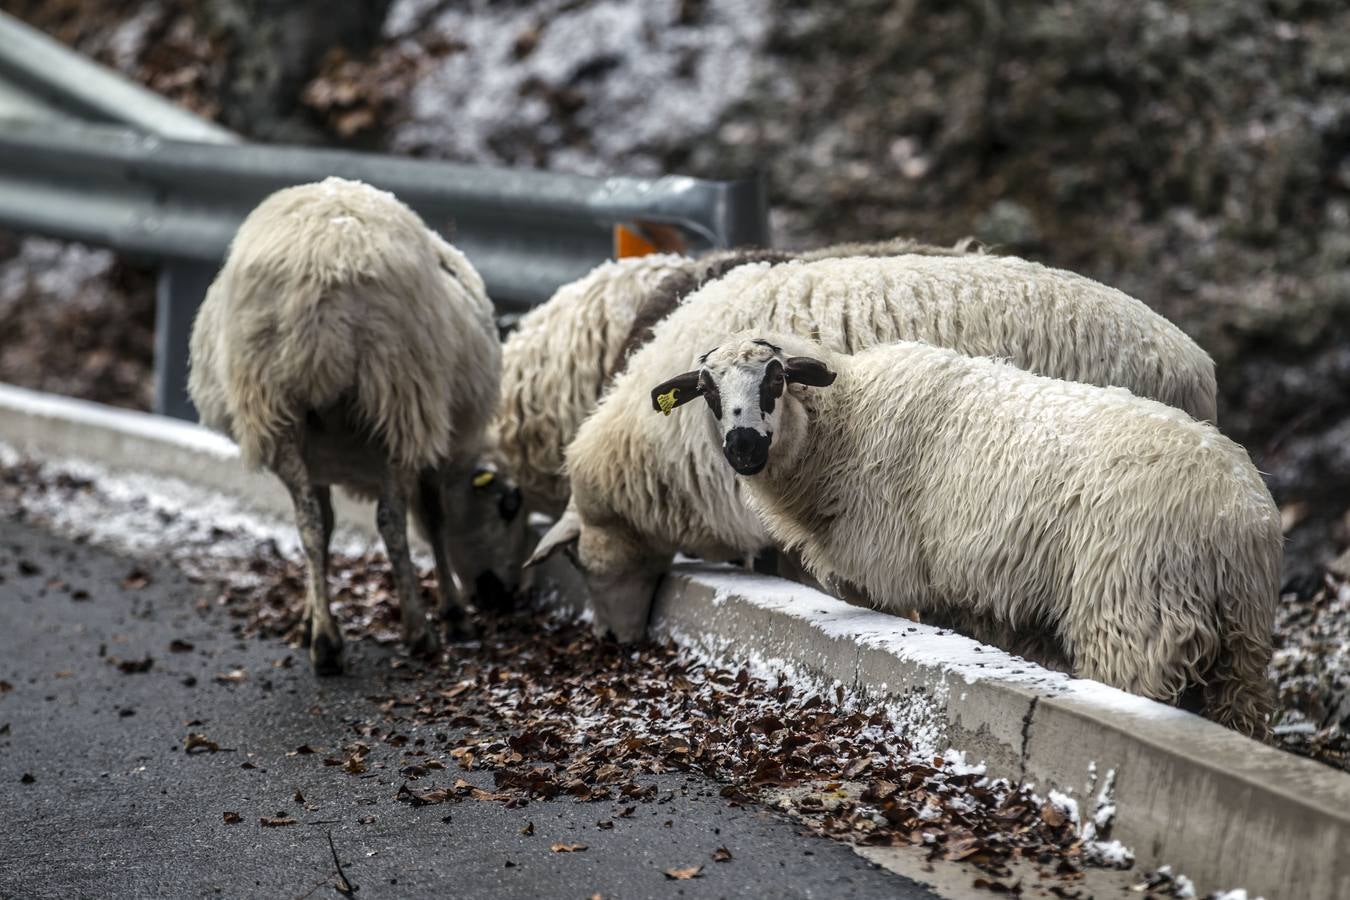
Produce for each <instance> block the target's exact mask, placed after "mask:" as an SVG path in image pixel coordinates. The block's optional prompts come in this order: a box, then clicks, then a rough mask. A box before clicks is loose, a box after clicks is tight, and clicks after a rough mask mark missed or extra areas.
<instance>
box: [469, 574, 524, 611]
mask: <svg viewBox="0 0 1350 900" xmlns="http://www.w3.org/2000/svg"><path fill="white" fill-rule="evenodd" d="M515 599H516V598H515V592H513V591H512V590H511V589H510V588H508V587H507V586H506V584H505V583H504V582H503V581H502V580H501V579H500V578H498V577H497V573H496V572H491V571H489V572H484V573H482V574H481V575H479V576H478V577H477V578H475V579H474V582H473V605H474V606H476V607H478V608H479V609H480V610H483V611H484V612H490V613H506V612H510V611H511V609H512V607H513V606H514V605H515Z"/></svg>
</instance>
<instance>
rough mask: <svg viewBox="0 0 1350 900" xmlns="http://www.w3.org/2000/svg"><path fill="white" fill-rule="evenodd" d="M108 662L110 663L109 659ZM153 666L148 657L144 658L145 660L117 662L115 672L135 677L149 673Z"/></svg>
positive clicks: (152, 660)
mask: <svg viewBox="0 0 1350 900" xmlns="http://www.w3.org/2000/svg"><path fill="white" fill-rule="evenodd" d="M108 661H109V662H112V659H111V658H109V660H108ZM154 664H155V661H154V659H152V658H151V657H149V656H146V657H145V659H123V660H119V661H118V663H117V671H119V672H121V673H122V674H123V675H136V674H138V673H141V672H149V671H150V669H151V667H153V666H154Z"/></svg>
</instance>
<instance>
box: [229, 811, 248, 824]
mask: <svg viewBox="0 0 1350 900" xmlns="http://www.w3.org/2000/svg"><path fill="white" fill-rule="evenodd" d="M242 821H244V817H243V816H241V815H239V813H237V812H227V813H225V824H226V825H237V824H238V823H240V822H242Z"/></svg>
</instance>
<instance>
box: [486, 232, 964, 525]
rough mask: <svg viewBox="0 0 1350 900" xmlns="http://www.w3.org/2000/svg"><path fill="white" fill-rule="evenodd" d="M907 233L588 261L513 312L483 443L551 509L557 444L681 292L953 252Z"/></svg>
mask: <svg viewBox="0 0 1350 900" xmlns="http://www.w3.org/2000/svg"><path fill="white" fill-rule="evenodd" d="M964 252H966V250H965V246H964V245H963V244H962V245H958V246H957V247H954V248H946V247H932V246H928V245H925V244H919V243H917V242H915V241H911V240H908V239H896V240H891V241H881V242H877V243H872V244H840V245H835V246H832V247H823V248H818V249H815V250H807V251H788V250H767V249H757V248H744V249H735V250H722V251H716V252H713V253H710V254H708V255H706V256H703V257H700V258H698V259H691V258H689V257H684V256H675V255H671V254H652V255H649V256H638V257H631V258H628V259H621V260H617V261H614V262H607V263H604V264H602V265H600V266H597V267H596V268H595V269H593V270H592V271H591V272H590V273H588V274H587V275H586V276H584V277H583V278H580V279H578V280H576V281H573V282H570V283H568V284H565V285H563V286H562V287H561V288H559V289H558V290H557V292H555V293H554V295H553V296H552V297H551V298H550V299H549V300H548V302H546V303H544V304H542V305H540V306H538V307H536V308H535V309H533V310H531V311H530V312H529V313H527V314H526V315H525V316H523V317H522V318H521V320H520V322H519V323H518V325H517V327H516V329H515V330H514V331H513V332H512V333H511V334H510V335H509V336H508V337H507V339H506V341H505V343H504V344H503V346H502V396H501V403H500V405H499V407H498V410H497V415H496V417H495V418H494V420H493V423H492V434H493V444H494V446H495V448H496V452H497V454H498V456H499V458H500V459H501V461H502V463H503V464H504V467H505V468H507V469H508V470H509V471H510V472H511V473H512V474H513V475H514V476H515V477H516V478H517V480H518V481H519V483H520V487H521V490H522V491H523V492H524V495H525V499H526V501H527V504H528V505H529V507H530V508H531V509H534V510H537V511H539V512H543V513H547V514H548V515H550V516H557V515H558V514H559V513H561V512H562V511H563V508H564V507H565V506H566V505H567V498H568V494H569V493H570V488H569V486H568V482H567V477H566V475H565V474H564V473H563V471H562V470H563V452H564V450H565V449H566V447H567V445H568V444H569V443H571V441H572V438H573V437H574V436H575V435H576V432H577V428H578V427H580V425H581V423H582V421H583V420H584V419H585V418H586V416H587V415H589V414H590V412H591V410H593V409H594V408H595V404H596V403H597V402H598V401H599V399H600V396H601V394H603V393H604V390H605V388H606V387H607V386H608V384H609V382H610V380H611V379H612V378H613V377H614V375H616V374H617V373H618V372H619V371H621V370H622V369H623V366H624V363H625V361H626V360H627V358H628V357H629V356H630V355H631V354H632V353H633V352H634V351H635V350H636V349H637V348H639V347H641V346H642V345H643V344H645V343H646V342H647V339H648V338H649V337H650V335H651V329H652V327H654V326H655V325H656V323H657V322H659V321H660V320H662V319H664V318H665V317H666V316H667V315H669V314H670V313H671V312H673V311H674V310H675V309H676V308H677V307H678V306H679V305H680V303H681V302H682V301H683V300H684V299H685V297H686V296H688V295H689V294H692V293H693V292H694V291H695V290H697V289H698V288H699V287H701V286H702V285H703V284H706V283H707V282H709V281H714V280H716V279H718V278H720V277H722V276H723V275H725V274H726V273H727V272H729V271H731V270H732V269H735V268H738V267H740V266H743V265H747V264H749V263H756V262H775V263H776V262H786V261H788V260H792V259H817V258H826V257H832V256H894V255H897V254H901V253H922V254H925V255H955V254H959V253H964Z"/></svg>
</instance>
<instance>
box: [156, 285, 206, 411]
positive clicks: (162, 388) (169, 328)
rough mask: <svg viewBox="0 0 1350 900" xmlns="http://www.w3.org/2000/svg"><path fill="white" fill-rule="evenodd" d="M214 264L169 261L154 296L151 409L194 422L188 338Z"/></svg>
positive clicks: (194, 409)
mask: <svg viewBox="0 0 1350 900" xmlns="http://www.w3.org/2000/svg"><path fill="white" fill-rule="evenodd" d="M215 275H216V267H215V266H213V265H209V264H206V263H200V262H191V261H187V260H170V261H169V262H166V263H165V264H164V266H163V268H161V269H160V270H159V285H158V288H157V291H156V296H155V412H157V413H159V414H160V415H162V416H173V417H174V418H176V419H187V420H188V421H190V422H195V421H197V410H196V407H194V406H193V405H192V401H191V400H190V399H188V393H187V375H188V338H189V337H191V335H192V320H193V319H194V318H195V317H196V315H197V307H198V306H200V305H201V302H202V299H203V298H204V297H205V296H206V289H207V288H208V287H210V285H211V280H212V279H213V278H215Z"/></svg>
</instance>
